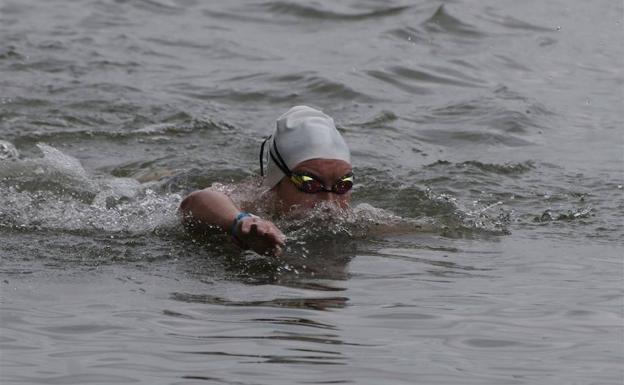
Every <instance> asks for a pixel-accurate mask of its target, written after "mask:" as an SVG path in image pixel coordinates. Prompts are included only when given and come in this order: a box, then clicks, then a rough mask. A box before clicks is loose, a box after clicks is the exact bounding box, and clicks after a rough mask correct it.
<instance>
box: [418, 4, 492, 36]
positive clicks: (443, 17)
mask: <svg viewBox="0 0 624 385" xmlns="http://www.w3.org/2000/svg"><path fill="white" fill-rule="evenodd" d="M422 25H423V28H424V29H425V30H426V31H427V32H431V33H447V34H452V35H457V36H461V37H462V38H479V37H482V36H483V35H485V34H484V33H483V32H481V31H479V30H478V29H477V28H476V27H474V26H472V25H470V24H468V23H464V22H463V21H461V20H460V19H458V18H456V17H454V16H452V15H451V14H449V13H448V12H447V11H446V8H445V7H444V5H440V6H439V7H438V9H436V11H435V13H434V14H433V15H432V16H431V17H430V18H429V19H427V20H426V21H425V22H424V23H423V24H422Z"/></svg>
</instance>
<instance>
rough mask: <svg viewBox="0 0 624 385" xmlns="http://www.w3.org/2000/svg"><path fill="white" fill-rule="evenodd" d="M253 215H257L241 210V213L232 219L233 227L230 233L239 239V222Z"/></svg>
mask: <svg viewBox="0 0 624 385" xmlns="http://www.w3.org/2000/svg"><path fill="white" fill-rule="evenodd" d="M253 217H255V215H253V214H251V213H248V212H246V211H241V212H240V213H238V214H237V215H236V217H235V218H234V221H232V227H231V228H230V235H231V236H232V238H234V239H235V240H237V241H239V239H238V235H237V233H238V223H239V222H241V221H243V220H244V219H245V218H253Z"/></svg>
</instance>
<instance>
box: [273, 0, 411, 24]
mask: <svg viewBox="0 0 624 385" xmlns="http://www.w3.org/2000/svg"><path fill="white" fill-rule="evenodd" d="M262 8H264V9H265V10H267V11H269V12H271V13H274V14H275V13H277V14H287V15H293V16H296V17H298V18H302V19H319V20H338V21H360V20H369V19H377V18H383V17H388V16H396V15H399V14H401V13H403V12H405V11H406V10H408V9H410V8H411V7H409V6H397V7H388V8H379V9H374V10H371V11H368V12H360V13H341V12H336V11H331V10H326V9H321V8H319V7H315V6H313V5H303V4H295V3H289V2H283V1H273V2H268V3H264V4H262Z"/></svg>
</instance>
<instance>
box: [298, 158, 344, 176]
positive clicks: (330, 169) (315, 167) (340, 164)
mask: <svg viewBox="0 0 624 385" xmlns="http://www.w3.org/2000/svg"><path fill="white" fill-rule="evenodd" d="M351 170H352V167H351V164H350V163H348V162H345V161H344V160H338V159H309V160H306V161H303V162H301V163H299V164H297V165H296V166H295V167H294V168H293V171H294V172H310V173H312V174H315V175H318V176H331V177H341V176H343V175H345V174H347V173H349V172H351Z"/></svg>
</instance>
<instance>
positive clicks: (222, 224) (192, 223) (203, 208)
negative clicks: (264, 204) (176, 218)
mask: <svg viewBox="0 0 624 385" xmlns="http://www.w3.org/2000/svg"><path fill="white" fill-rule="evenodd" d="M180 211H181V212H182V215H183V219H182V220H183V222H184V224H185V226H186V227H187V228H189V229H195V230H200V231H206V230H208V229H215V228H216V229H220V230H221V231H222V232H225V233H228V234H231V235H232V236H233V238H234V239H235V241H236V243H237V244H238V245H239V246H241V247H243V248H248V249H251V250H254V251H255V252H257V253H260V254H274V255H279V254H280V253H281V249H282V247H283V246H284V242H285V241H286V237H285V236H284V234H282V232H281V231H280V230H279V229H278V228H277V227H276V226H275V225H274V224H273V223H272V222H270V221H268V220H265V219H262V218H259V217H256V216H253V217H245V218H242V219H241V220H239V221H237V222H236V226H235V227H234V228H233V224H234V222H235V220H236V217H237V216H238V214H240V213H241V210H240V209H239V208H238V207H237V206H236V205H235V204H234V202H232V200H231V199H230V198H229V197H228V196H227V195H225V194H224V193H222V192H219V191H214V190H211V189H204V190H199V191H195V192H193V193H191V194H189V195H188V196H187V197H186V198H184V200H183V201H182V203H181V204H180ZM232 230H234V231H233V232H232Z"/></svg>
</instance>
